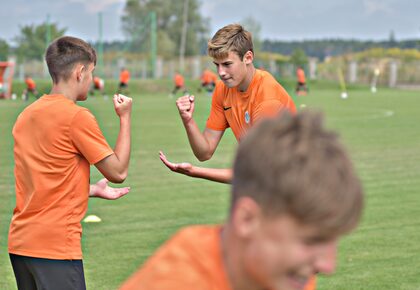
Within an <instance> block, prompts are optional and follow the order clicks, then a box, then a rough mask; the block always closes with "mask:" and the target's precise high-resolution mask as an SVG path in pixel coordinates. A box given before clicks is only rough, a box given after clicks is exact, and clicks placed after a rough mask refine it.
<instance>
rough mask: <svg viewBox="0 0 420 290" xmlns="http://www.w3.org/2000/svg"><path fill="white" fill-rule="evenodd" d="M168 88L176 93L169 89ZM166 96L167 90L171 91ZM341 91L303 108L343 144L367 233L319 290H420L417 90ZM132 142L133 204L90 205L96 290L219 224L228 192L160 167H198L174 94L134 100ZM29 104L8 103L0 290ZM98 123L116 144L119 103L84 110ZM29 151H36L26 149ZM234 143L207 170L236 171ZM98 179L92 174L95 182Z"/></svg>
mask: <svg viewBox="0 0 420 290" xmlns="http://www.w3.org/2000/svg"><path fill="white" fill-rule="evenodd" d="M166 86H167V87H170V86H169V85H168V84H166ZM163 91H165V90H163ZM339 95H340V92H339V90H338V85H337V88H334V87H333V86H325V85H322V86H321V85H319V86H317V85H316V84H314V85H312V86H311V93H310V95H308V96H306V97H299V98H298V99H296V103H297V105H298V106H300V105H301V104H305V105H306V108H316V109H320V110H322V111H324V112H325V117H326V122H327V125H328V127H329V128H333V129H335V130H337V131H338V132H339V134H340V135H341V136H342V139H343V142H344V143H345V144H346V146H347V148H348V149H349V151H350V153H351V156H352V159H353V160H354V163H355V166H356V168H357V170H358V172H359V174H360V176H361V178H362V180H363V183H364V188H365V191H366V208H365V212H364V217H363V220H362V223H361V225H360V227H359V228H358V229H357V230H356V231H355V232H354V233H352V234H351V235H349V236H347V237H345V238H344V239H343V240H342V242H341V243H340V252H339V263H338V268H337V272H336V274H335V275H333V276H330V277H320V278H319V280H318V281H319V286H318V289H348V290H358V289H360V290H362V289H363V290H376V289H377V290H383V289H393V290H395V289H405V290H416V289H417V290H418V289H420V275H419V265H420V257H419V253H420V219H419V210H418V207H419V205H420V132H419V129H418V128H417V124H419V123H420V113H419V111H420V110H419V104H420V95H419V92H415V91H397V90H386V89H379V91H378V93H377V94H375V95H373V94H371V93H370V92H369V91H368V89H367V88H366V89H363V88H356V89H354V90H350V91H349V98H348V99H346V100H342V99H340V98H339ZM133 98H134V104H133V128H132V133H133V142H132V158H131V163H130V172H129V177H128V178H127V180H126V182H125V184H124V185H127V186H131V188H132V190H131V192H130V193H129V195H127V196H125V197H124V198H122V199H120V200H117V201H104V200H100V199H91V200H90V203H89V210H88V214H96V215H98V216H99V217H101V218H102V222H101V223H94V224H84V232H83V235H84V237H83V252H84V265H85V275H86V281H87V287H88V289H95V290H96V289H116V288H117V287H118V285H120V284H121V283H122V282H123V281H124V280H125V279H126V278H127V277H128V276H129V275H130V274H131V273H132V272H133V271H135V270H136V269H137V268H138V266H139V265H141V264H142V262H143V261H144V260H145V259H146V258H147V257H148V256H149V255H151V254H152V253H153V252H154V250H155V249H156V248H157V247H158V246H159V245H160V244H161V243H162V242H163V241H165V240H166V239H167V238H168V237H169V236H171V235H172V234H173V233H174V232H175V231H176V230H177V229H179V228H180V227H182V226H185V225H190V224H203V223H204V224H213V223H221V222H222V221H223V220H224V218H225V217H226V213H227V208H228V203H229V187H228V186H227V185H222V184H217V183H213V182H209V181H205V180H198V179H192V178H189V177H186V176H182V175H177V174H175V173H172V172H170V171H168V170H167V169H166V167H164V166H163V164H161V162H160V160H159V157H158V151H159V150H163V151H164V152H165V153H166V155H167V157H168V158H169V159H170V160H172V161H175V162H181V161H190V162H192V163H194V164H199V162H198V161H196V160H195V158H194V156H193V154H192V152H191V149H190V147H189V144H188V141H187V138H186V134H185V132H184V129H183V127H182V124H181V121H180V119H179V117H178V112H177V109H176V106H175V104H174V103H175V100H174V99H169V98H168V93H167V92H158V93H155V94H151V93H142V94H139V95H133ZM210 102H211V99H210V98H209V97H206V96H204V95H202V96H198V97H197V104H196V112H195V118H196V121H197V123H198V124H201V125H202V126H204V124H205V120H206V118H207V115H208V112H209V108H210ZM26 105H27V104H24V103H23V102H22V101H1V102H0V126H1V137H0V198H1V202H0V289H16V286H15V282H14V276H13V273H12V269H11V266H10V263H9V259H8V254H7V232H8V226H9V222H10V218H11V214H12V210H13V207H14V180H13V140H12V136H11V129H12V126H13V124H14V121H15V119H16V117H17V115H18V114H19V112H20V111H21V110H22V109H23V108H24V107H25V106H26ZM82 105H83V106H86V107H88V108H90V109H91V111H92V112H93V113H94V115H95V116H96V117H97V119H98V121H99V124H100V126H101V128H102V130H103V131H104V133H105V136H106V138H107V139H108V140H109V142H110V143H111V144H112V145H113V144H114V142H115V139H116V134H117V130H118V126H119V125H118V119H117V117H116V115H115V113H114V110H113V105H112V101H111V100H110V99H109V100H108V101H104V100H103V99H102V98H100V97H95V98H91V99H89V100H88V101H86V102H85V103H82ZM28 146H30V144H28ZM235 148H236V140H235V139H234V137H233V135H232V133H231V132H230V131H229V132H227V133H226V134H225V136H224V138H223V139H222V143H221V144H220V146H219V148H218V149H217V151H216V153H215V155H214V157H213V159H212V160H211V161H209V162H205V163H203V165H204V166H208V167H227V166H230V164H231V161H232V159H233V157H234V152H235ZM99 178H100V175H99V173H98V172H97V171H96V169H94V168H92V181H96V180H98V179H99Z"/></svg>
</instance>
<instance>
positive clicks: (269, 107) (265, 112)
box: [252, 86, 296, 121]
mask: <svg viewBox="0 0 420 290" xmlns="http://www.w3.org/2000/svg"><path fill="white" fill-rule="evenodd" d="M272 96H276V98H272ZM258 98H259V99H260V100H262V101H261V102H260V103H259V104H258V105H257V106H256V108H255V111H254V112H253V116H252V117H253V120H255V121H258V120H260V119H261V118H265V117H274V116H276V115H277V114H278V113H279V112H280V111H282V110H288V111H289V112H290V113H292V114H294V113H296V106H295V104H294V102H293V100H292V98H291V97H290V96H289V94H288V93H287V92H286V90H285V89H284V88H283V87H281V86H264V87H262V88H261V92H260V94H259V95H258Z"/></svg>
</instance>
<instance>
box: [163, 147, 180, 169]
mask: <svg viewBox="0 0 420 290" xmlns="http://www.w3.org/2000/svg"><path fill="white" fill-rule="evenodd" d="M159 158H160V160H161V161H162V162H163V164H165V165H166V167H168V168H169V169H170V170H172V171H175V170H176V168H177V166H176V164H175V163H172V162H169V161H168V159H167V158H166V156H165V154H163V152H162V151H159Z"/></svg>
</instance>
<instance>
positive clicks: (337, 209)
mask: <svg viewBox="0 0 420 290" xmlns="http://www.w3.org/2000/svg"><path fill="white" fill-rule="evenodd" d="M279 152H285V153H286V154H279ZM231 193H232V199H231V205H230V212H229V216H228V219H227V221H226V223H225V224H224V225H222V226H208V225H206V226H204V225H201V226H197V225H196V226H190V227H187V228H184V229H182V230H181V231H179V232H178V233H177V234H176V235H175V236H174V237H173V238H171V239H170V240H169V241H168V242H166V243H165V244H164V245H163V246H162V247H161V248H160V249H158V250H157V252H156V253H155V254H154V255H153V256H152V257H150V258H149V260H147V261H146V262H145V263H144V265H143V266H142V267H141V268H140V269H139V270H138V271H137V272H136V273H134V274H133V275H132V276H131V277H130V278H129V279H128V280H127V281H126V282H125V283H124V284H123V285H122V286H121V288H120V290H162V289H165V290H180V289H200V290H216V289H217V290H235V289H247V290H261V289H267V290H268V289H270V290H295V289H302V290H310V289H314V288H315V279H314V277H315V275H316V274H318V273H321V274H331V273H332V272H334V270H335V268H336V257H337V245H338V240H339V238H340V237H341V236H342V235H343V234H345V233H348V232H350V231H351V230H352V229H354V228H355V227H356V225H357V224H358V222H359V219H360V216H361V212H362V208H363V191H362V187H361V184H360V181H359V179H358V178H357V176H356V174H355V171H354V169H353V166H352V164H351V162H350V159H349V158H348V156H347V153H346V151H345V149H344V148H343V146H342V145H341V144H340V142H339V141H338V138H337V137H336V134H334V133H332V132H329V131H327V130H325V129H324V128H323V126H322V120H321V116H320V115H319V114H313V113H311V112H308V111H306V112H305V111H304V112H301V113H298V114H297V115H295V116H293V117H292V116H290V114H283V115H282V116H281V117H279V118H277V119H269V120H264V121H262V122H261V123H260V124H258V125H256V127H255V128H253V129H251V131H250V132H249V133H248V134H247V135H246V136H245V137H244V140H243V141H241V143H240V144H239V148H238V151H237V154H236V158H235V161H234V166H233V182H232V187H231ZM319 200H322V201H323V202H315V201H319Z"/></svg>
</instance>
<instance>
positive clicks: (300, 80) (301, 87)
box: [296, 66, 308, 96]
mask: <svg viewBox="0 0 420 290" xmlns="http://www.w3.org/2000/svg"><path fill="white" fill-rule="evenodd" d="M296 79H297V84H296V94H297V95H298V96H305V95H306V94H307V93H308V88H307V87H306V78H305V71H304V70H303V68H302V67H301V66H299V67H298V68H297V70H296Z"/></svg>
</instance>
